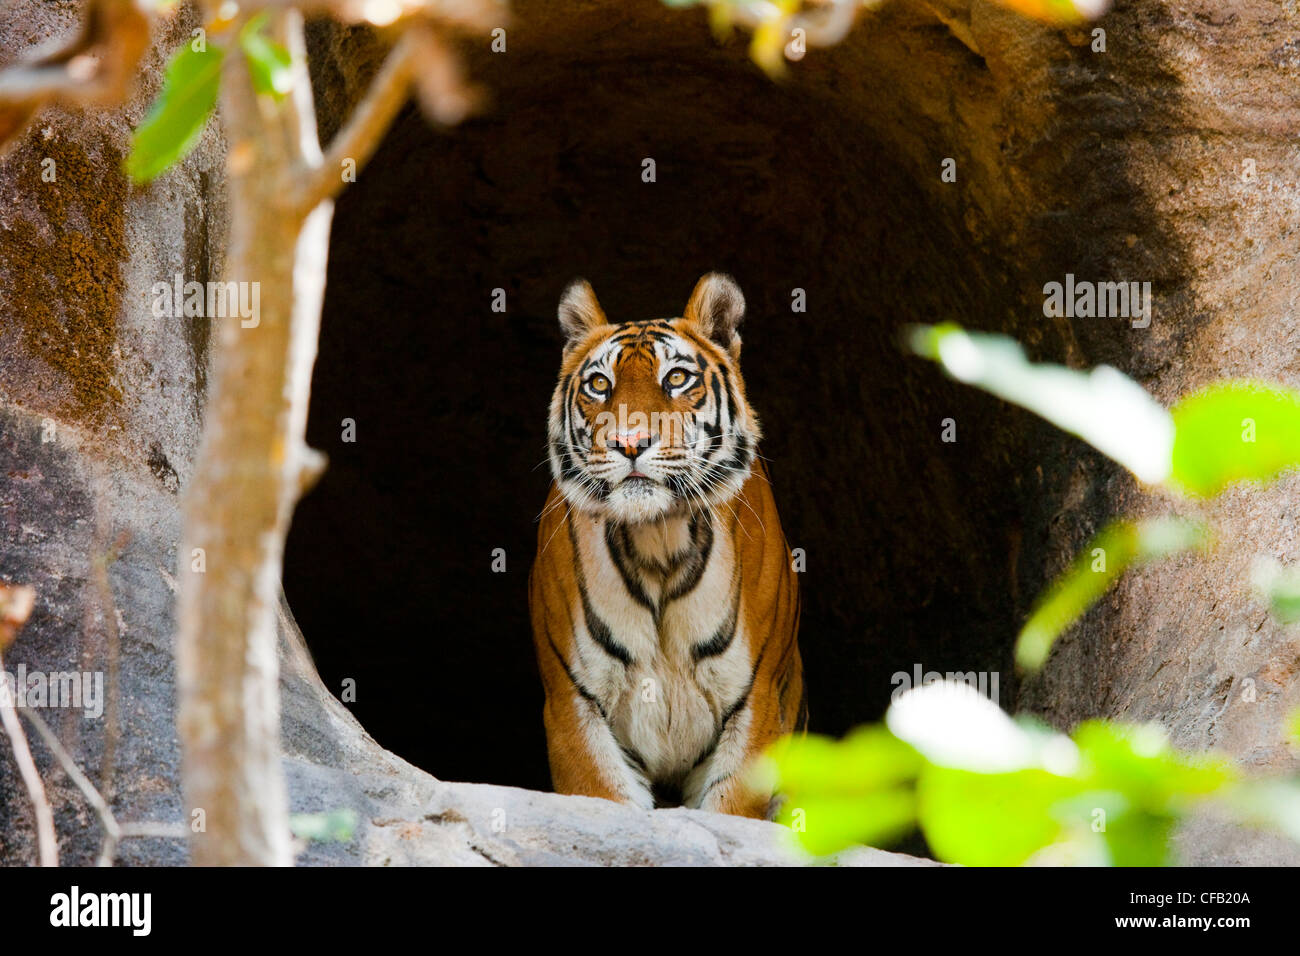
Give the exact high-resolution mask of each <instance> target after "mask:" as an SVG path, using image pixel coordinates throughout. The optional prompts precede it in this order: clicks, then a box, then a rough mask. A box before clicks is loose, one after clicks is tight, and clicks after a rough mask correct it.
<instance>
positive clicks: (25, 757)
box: [0, 657, 59, 866]
mask: <svg viewBox="0 0 1300 956" xmlns="http://www.w3.org/2000/svg"><path fill="white" fill-rule="evenodd" d="M3 673H4V659H3V658H2V657H0V674H3ZM0 722H3V724H4V729H5V733H7V734H8V735H9V744H10V746H11V747H13V752H14V762H15V763H16V764H18V772H19V774H21V775H22V778H23V784H24V785H25V786H26V787H27V796H28V797H30V798H31V801H32V811H33V813H35V815H36V842H37V846H38V848H39V853H40V863H41V866H58V865H59V840H58V836H57V835H56V834H55V832H54V812H53V811H52V810H51V809H50V802H49V800H47V799H46V797H45V785H44V784H43V783H41V774H40V771H38V770H37V769H36V761H34V760H32V752H31V749H30V748H29V747H28V746H27V737H26V736H25V735H24V734H23V725H22V723H21V722H20V721H19V720H18V712H17V709H16V708H15V707H14V701H13V698H12V696H11V694H10V691H9V682H8V681H6V680H4V679H3V678H0Z"/></svg>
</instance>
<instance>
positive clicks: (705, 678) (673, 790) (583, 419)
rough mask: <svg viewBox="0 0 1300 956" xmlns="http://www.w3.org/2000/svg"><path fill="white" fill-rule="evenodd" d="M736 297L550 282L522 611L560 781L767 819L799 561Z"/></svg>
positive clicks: (793, 656)
mask: <svg viewBox="0 0 1300 956" xmlns="http://www.w3.org/2000/svg"><path fill="white" fill-rule="evenodd" d="M744 312H745V299H744V297H743V295H742V294H741V291H740V288H739V287H738V286H737V284H736V283H735V281H734V280H733V279H732V278H731V277H730V276H727V275H723V274H721V273H709V274H707V275H705V276H703V277H702V278H701V279H700V280H699V281H698V283H697V284H696V286H695V288H694V291H693V292H692V293H691V295H690V298H689V300H688V301H687V304H686V308H685V311H684V312H683V314H682V315H681V316H679V317H677V318H668V319H650V320H640V321H629V322H619V323H614V322H610V321H609V320H608V319H607V318H606V316H605V313H604V311H603V310H602V309H601V306H600V303H599V302H598V301H597V299H596V295H595V293H594V291H593V290H592V288H591V285H590V284H589V283H588V282H586V281H585V280H581V279H579V280H576V281H574V282H573V283H571V284H570V285H569V286H568V287H567V288H566V289H565V291H564V293H563V295H562V297H561V300H560V305H559V322H560V328H561V331H562V333H563V336H564V345H563V352H562V357H561V363H560V375H559V380H558V383H557V385H556V387H555V392H554V394H553V396H552V399H551V405H550V416H549V421H548V427H547V449H548V451H547V458H548V460H549V462H550V467H551V477H552V483H551V488H550V492H549V494H548V496H547V499H546V503H545V506H544V508H543V510H542V512H541V516H540V520H539V528H538V534H537V554H536V558H535V560H534V563H533V567H532V571H531V574H530V576H529V585H528V589H529V611H530V617H531V621H532V630H533V639H534V646H535V650H536V654H537V660H538V667H539V670H540V672H541V678H542V684H543V689H544V691H545V703H544V706H543V722H544V724H545V731H546V742H547V753H548V758H549V763H550V770H551V778H552V785H553V787H554V789H555V790H556V791H557V792H559V793H565V794H581V795H585V796H592V797H603V798H606V799H609V800H614V801H619V802H621V803H625V804H631V805H633V806H636V807H640V808H643V809H654V808H658V807H673V806H685V807H692V808H697V809H704V810H712V811H715V812H720V813H730V814H737V815H740V816H746V817H756V818H769V819H770V818H771V816H772V815H773V813H774V812H775V810H776V809H777V802H778V798H777V796H776V795H775V794H773V793H771V792H768V791H769V790H770V788H768V787H755V785H754V779H755V775H754V774H752V773H750V772H749V771H748V767H749V765H750V764H751V761H753V759H754V758H755V757H756V756H757V755H758V754H760V753H761V752H762V751H763V750H764V748H766V747H767V746H768V745H769V744H771V743H772V742H774V741H775V740H777V739H778V738H780V737H782V736H783V735H785V734H789V733H791V732H795V731H797V730H802V729H803V728H804V727H805V726H806V724H807V704H806V701H805V698H804V681H803V664H802V660H801V658H800V656H799V646H798V631H799V614H800V599H799V588H798V584H797V581H796V572H795V569H794V563H793V562H792V558H791V552H790V549H789V546H788V544H787V542H786V538H785V534H784V531H783V530H782V527H781V522H780V519H779V517H778V515H777V510H776V503H775V501H774V499H773V496H772V488H771V483H770V481H769V477H768V472H767V469H766V467H765V465H764V463H763V460H762V458H761V457H760V456H759V455H758V441H759V438H760V430H759V423H758V417H757V415H756V414H755V412H754V410H753V408H751V407H750V405H749V402H748V400H747V399H746V396H745V382H744V379H743V378H742V377H741V374H740V344H741V343H740V334H739V332H738V327H739V325H740V322H741V319H742V317H743V316H744Z"/></svg>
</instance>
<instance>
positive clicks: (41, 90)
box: [0, 0, 149, 149]
mask: <svg viewBox="0 0 1300 956" xmlns="http://www.w3.org/2000/svg"><path fill="white" fill-rule="evenodd" d="M148 46H149V18H148V17H147V16H146V15H145V14H144V13H143V12H141V10H140V8H139V7H138V6H136V3H135V0H91V2H90V4H89V7H88V9H87V12H86V19H85V23H84V26H83V27H82V28H81V31H80V32H79V33H78V35H77V38H76V39H75V40H73V41H72V42H71V43H70V44H68V45H67V46H65V47H62V48H61V49H58V50H56V51H54V52H53V53H50V54H48V55H45V56H38V57H37V58H36V59H34V60H33V61H32V62H28V63H19V64H16V65H14V66H11V67H9V68H8V69H6V70H3V71H0V149H3V147H4V145H5V144H6V143H8V142H10V141H12V140H13V139H14V138H15V137H16V136H17V135H18V134H19V133H21V132H22V131H23V129H25V128H26V126H27V124H28V123H29V122H30V121H31V119H32V117H33V116H34V115H35V114H36V111H37V110H38V109H40V108H41V107H42V106H44V105H45V104H47V103H49V102H53V101H55V100H63V101H67V102H71V103H87V102H91V103H115V102H120V101H121V100H123V99H125V98H126V94H127V92H128V91H129V89H130V85H131V80H132V78H133V76H134V75H135V69H136V65H137V64H138V63H139V61H140V58H141V57H142V56H143V55H144V51H145V50H146V49H147V48H148Z"/></svg>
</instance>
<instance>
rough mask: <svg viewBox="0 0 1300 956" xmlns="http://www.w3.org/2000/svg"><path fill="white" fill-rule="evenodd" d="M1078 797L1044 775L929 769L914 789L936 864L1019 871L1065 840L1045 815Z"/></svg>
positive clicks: (1064, 780) (1069, 783) (1073, 784)
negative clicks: (1036, 856)
mask: <svg viewBox="0 0 1300 956" xmlns="http://www.w3.org/2000/svg"><path fill="white" fill-rule="evenodd" d="M1078 791H1079V783H1078V782H1077V781H1075V780H1072V779H1070V778H1069V777H1061V776H1057V775H1056V774H1052V773H1048V772H1047V771H1045V770H1036V769H1031V770H1017V771H1015V772H1012V773H998V774H982V773H975V772H973V771H970V770H955V769H952V768H950V767H937V766H927V767H926V768H925V770H923V771H922V772H921V778H920V781H919V783H918V784H917V799H918V811H917V812H918V816H919V817H920V822H921V829H922V831H923V832H924V833H925V840H926V843H928V844H929V845H930V849H931V850H933V851H934V854H935V856H937V857H938V858H939V859H941V860H944V861H946V862H948V863H963V864H966V865H968V866H1019V865H1020V864H1022V863H1024V862H1025V861H1026V860H1028V859H1029V857H1030V856H1032V855H1033V854H1034V853H1036V852H1037V851H1039V850H1041V849H1042V848H1044V847H1046V846H1050V845H1051V844H1053V843H1056V842H1058V841H1059V840H1060V839H1061V838H1062V837H1063V835H1064V833H1065V829H1064V827H1063V826H1062V824H1061V822H1060V821H1059V820H1057V819H1055V818H1053V817H1052V816H1051V814H1050V812H1049V811H1050V808H1051V807H1052V806H1053V805H1054V804H1056V803H1058V802H1060V801H1063V800H1065V799H1067V798H1069V797H1071V796H1074V795H1076V794H1077V793H1078Z"/></svg>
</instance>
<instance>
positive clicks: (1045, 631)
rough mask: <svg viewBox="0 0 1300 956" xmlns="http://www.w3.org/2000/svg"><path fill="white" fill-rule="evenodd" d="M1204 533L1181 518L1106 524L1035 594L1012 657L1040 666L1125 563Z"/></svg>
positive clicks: (1192, 543) (1200, 538)
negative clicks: (1040, 593) (1036, 597)
mask: <svg viewBox="0 0 1300 956" xmlns="http://www.w3.org/2000/svg"><path fill="white" fill-rule="evenodd" d="M1207 539H1208V530H1207V528H1206V527H1205V525H1204V524H1202V523H1200V522H1196V521H1188V520H1184V519H1181V518H1154V519H1150V520H1146V521H1139V522H1131V521H1116V522H1113V523H1112V524H1109V525H1107V526H1106V527H1105V528H1103V529H1102V530H1101V531H1100V532H1099V533H1098V534H1097V536H1096V537H1095V538H1093V539H1092V541H1090V542H1089V543H1088V544H1087V546H1086V547H1085V548H1084V549H1083V551H1082V552H1081V553H1080V554H1079V556H1078V557H1077V558H1076V559H1075V561H1074V563H1073V564H1072V565H1071V566H1070V568H1069V569H1068V570H1067V571H1066V572H1065V573H1064V574H1062V575H1061V576H1060V577H1059V578H1057V579H1056V581H1054V582H1053V583H1052V585H1051V587H1049V588H1048V590H1047V593H1046V594H1045V595H1044V596H1043V597H1042V598H1041V599H1040V601H1039V603H1038V605H1037V607H1036V608H1035V609H1034V611H1033V613H1032V614H1031V615H1030V617H1029V620H1028V621H1027V622H1026V623H1025V626H1024V627H1023V628H1022V629H1021V631H1020V636H1019V637H1018V638H1017V639H1016V663H1017V664H1019V665H1020V666H1021V667H1024V668H1026V669H1027V670H1031V671H1033V670H1038V669H1039V668H1040V667H1042V666H1043V663H1044V662H1045V661H1046V660H1047V656H1048V654H1049V653H1050V652H1051V650H1052V645H1053V644H1054V643H1056V639H1057V638H1058V637H1060V636H1061V634H1062V633H1063V632H1064V631H1065V629H1066V628H1068V627H1069V626H1070V625H1071V624H1073V623H1074V622H1075V621H1077V620H1078V619H1079V618H1080V617H1081V616H1082V615H1083V613H1084V612H1085V611H1087V610H1088V608H1090V607H1092V605H1093V604H1095V603H1096V602H1097V600H1098V599H1099V598H1100V597H1101V596H1102V595H1103V594H1105V593H1106V590H1107V589H1108V588H1109V587H1110V585H1111V583H1112V582H1114V580H1115V579H1116V578H1118V577H1119V576H1120V574H1122V573H1123V572H1124V570H1125V569H1127V568H1128V567H1129V566H1130V565H1132V564H1134V563H1141V562H1146V561H1153V560H1156V559H1159V558H1162V557H1165V556H1167V555H1170V554H1174V553H1177V552H1179V551H1186V550H1188V549H1190V548H1194V547H1199V546H1201V545H1202V544H1204V542H1205V541H1206V540H1207Z"/></svg>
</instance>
